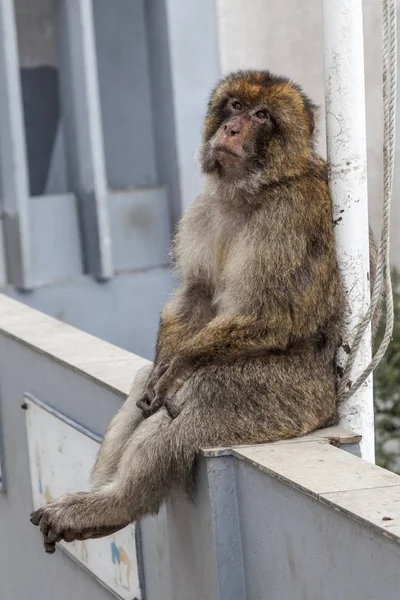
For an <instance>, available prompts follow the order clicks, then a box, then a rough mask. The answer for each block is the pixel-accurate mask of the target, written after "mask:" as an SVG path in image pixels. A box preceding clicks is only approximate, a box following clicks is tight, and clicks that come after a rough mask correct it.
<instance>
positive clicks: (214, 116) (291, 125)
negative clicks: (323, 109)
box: [201, 71, 314, 182]
mask: <svg viewBox="0 0 400 600" xmlns="http://www.w3.org/2000/svg"><path fill="white" fill-rule="evenodd" d="M313 130H314V106H313V105H312V104H311V102H310V101H309V100H308V98H307V97H306V96H305V95H304V94H303V93H302V91H301V89H300V88H299V87H298V86H296V85H295V84H293V83H291V82H290V81H288V80H287V79H284V78H282V77H276V76H274V75H271V74H270V73H269V72H268V71H246V72H239V73H234V74H232V75H229V76H228V77H227V78H226V79H225V80H223V81H222V82H221V83H220V84H219V85H218V86H217V88H216V90H215V91H214V93H213V95H212V97H211V100H210V103H209V107H208V113H207V117H206V122H205V127H204V135H203V148H202V154H201V163H202V169H203V171H204V172H205V173H207V174H216V175H217V176H219V177H220V178H226V179H227V180H229V181H232V180H237V179H243V178H246V177H248V176H249V175H252V174H258V175H262V176H263V177H264V179H265V182H268V181H271V180H277V179H280V178H281V177H282V176H284V175H285V174H286V175H287V174H290V172H291V170H293V167H294V166H298V165H299V164H300V163H301V162H304V161H307V160H309V159H310V156H311V151H312V146H313V140H312V134H313ZM261 179H262V178H261Z"/></svg>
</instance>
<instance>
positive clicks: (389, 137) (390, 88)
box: [338, 0, 397, 402]
mask: <svg viewBox="0 0 400 600" xmlns="http://www.w3.org/2000/svg"><path fill="white" fill-rule="evenodd" d="M382 12H383V18H382V27H383V110H384V142H383V161H384V163H383V220H382V231H381V238H380V242H379V249H378V261H377V267H376V276H375V282H374V288H373V292H372V297H371V303H370V306H369V309H368V311H367V313H366V315H365V317H364V318H363V319H362V321H361V322H360V324H359V326H358V329H357V332H356V335H355V337H354V342H353V345H352V348H351V351H350V354H349V357H348V360H347V363H346V367H345V370H344V374H343V378H342V380H341V382H340V386H339V392H338V394H339V399H340V400H341V401H342V402H343V401H346V400H347V399H348V398H350V396H352V395H353V394H354V393H355V392H356V391H357V390H358V389H359V388H360V387H361V386H362V385H363V383H364V382H365V381H366V379H367V378H368V377H369V375H370V374H371V373H372V371H373V370H374V369H375V367H376V366H377V365H378V364H379V363H380V361H381V360H382V358H383V356H384V354H385V352H386V350H387V347H388V346H389V344H390V341H391V339H392V333H393V325H394V314H393V294H392V284H391V279H390V260H389V242H390V206H391V200H392V192H393V174H394V160H395V125H396V86H397V24H396V20H397V15H396V0H383V3H382ZM382 298H384V299H385V308H386V324H385V333H384V336H383V339H382V342H381V344H380V346H379V348H378V350H377V352H376V353H375V355H374V357H373V359H372V360H371V362H370V364H369V365H368V366H367V367H366V369H364V371H363V372H362V373H361V375H360V376H359V377H358V378H357V379H356V381H355V382H354V383H352V382H351V381H350V374H351V370H352V368H353V366H354V362H355V359H356V355H357V353H358V350H359V348H360V344H361V341H362V338H363V336H364V334H365V331H366V330H367V328H368V326H369V325H370V323H371V321H372V318H373V316H374V313H375V311H376V308H377V306H378V304H379V302H380V300H381V299H382Z"/></svg>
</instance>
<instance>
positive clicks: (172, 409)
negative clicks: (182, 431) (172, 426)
mask: <svg viewBox="0 0 400 600" xmlns="http://www.w3.org/2000/svg"><path fill="white" fill-rule="evenodd" d="M163 404H164V406H165V410H166V411H167V413H168V414H169V416H170V417H171V419H176V417H178V416H179V415H180V414H181V410H182V409H181V408H178V407H177V406H175V404H173V402H172V400H170V399H169V398H164V401H163Z"/></svg>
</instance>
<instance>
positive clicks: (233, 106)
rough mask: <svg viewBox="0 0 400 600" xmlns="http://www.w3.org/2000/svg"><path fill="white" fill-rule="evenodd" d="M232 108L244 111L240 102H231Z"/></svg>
mask: <svg viewBox="0 0 400 600" xmlns="http://www.w3.org/2000/svg"><path fill="white" fill-rule="evenodd" d="M231 106H232V108H233V109H234V110H242V108H243V104H242V103H241V102H239V100H233V102H231Z"/></svg>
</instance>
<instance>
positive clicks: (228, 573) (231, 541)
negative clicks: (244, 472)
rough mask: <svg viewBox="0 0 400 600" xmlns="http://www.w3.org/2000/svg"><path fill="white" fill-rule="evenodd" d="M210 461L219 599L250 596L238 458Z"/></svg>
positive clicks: (217, 458) (240, 598)
mask: <svg viewBox="0 0 400 600" xmlns="http://www.w3.org/2000/svg"><path fill="white" fill-rule="evenodd" d="M206 464H207V478H208V489H209V493H210V503H211V513H212V521H213V542H214V546H215V557H216V563H217V565H218V570H217V579H218V592H219V595H218V600H246V598H247V594H246V584H245V573H244V566H243V555H242V540H241V535H240V522H239V508H238V499H237V493H236V480H235V463H234V458H233V457H232V456H220V457H215V458H214V457H211V458H208V459H207V461H206Z"/></svg>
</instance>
